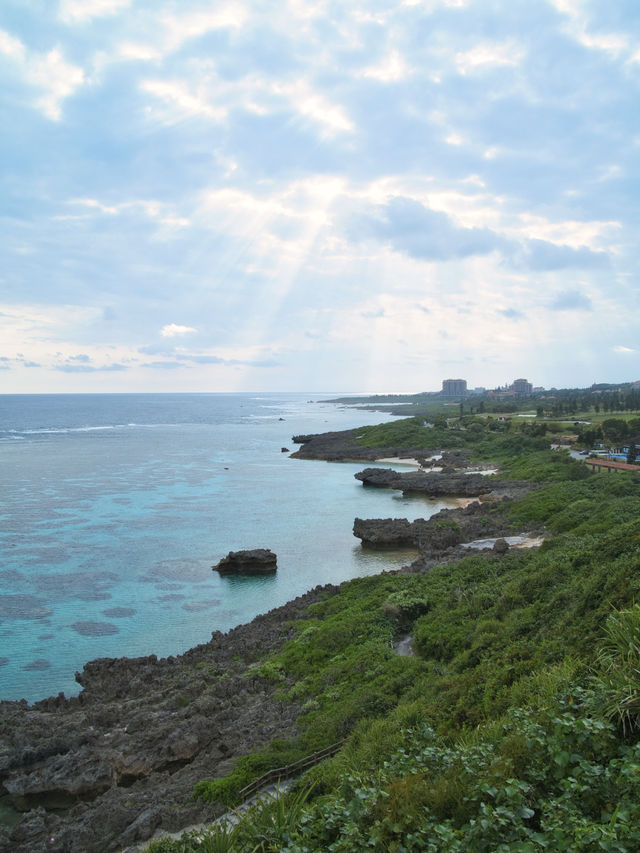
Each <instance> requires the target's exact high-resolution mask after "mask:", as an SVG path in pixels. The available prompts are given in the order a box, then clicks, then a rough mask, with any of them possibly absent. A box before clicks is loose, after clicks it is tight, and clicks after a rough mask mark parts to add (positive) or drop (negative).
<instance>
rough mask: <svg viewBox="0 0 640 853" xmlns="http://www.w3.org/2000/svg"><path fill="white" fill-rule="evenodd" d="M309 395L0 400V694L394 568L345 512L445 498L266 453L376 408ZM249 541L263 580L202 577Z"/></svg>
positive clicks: (42, 693) (41, 693)
mask: <svg viewBox="0 0 640 853" xmlns="http://www.w3.org/2000/svg"><path fill="white" fill-rule="evenodd" d="M310 396H313V395H305V394H273V393H270V394H122V395H119V394H96V395H90V394H87V395H24V396H23V395H15V396H14V395H0V472H1V481H0V699H20V698H23V697H24V698H26V699H27V700H28V701H35V700H37V699H41V698H44V697H46V696H50V695H55V694H57V693H58V692H60V691H64V692H65V693H66V694H67V695H68V696H70V695H73V694H76V693H77V692H78V691H79V686H78V685H77V683H76V682H75V680H74V673H75V671H76V670H81V669H82V666H83V664H84V663H85V662H86V661H87V660H90V659H92V658H96V657H116V656H122V655H126V656H129V657H135V656H138V655H145V654H151V653H155V654H157V655H158V656H166V655H171V654H178V653H180V652H183V651H185V650H186V649H188V648H190V647H191V646H194V645H196V644H197V643H202V642H206V641H207V640H208V639H209V638H210V635H211V632H212V631H214V630H221V631H226V630H228V629H229V628H232V627H233V626H235V625H238V624H241V623H244V622H248V621H250V620H251V619H252V618H253V617H254V616H256V615H257V614H258V613H264V612H266V611H267V610H269V609H271V608H273V607H276V606H278V605H281V604H283V603H284V602H285V601H287V600H289V599H291V598H294V597H295V596H297V595H299V594H301V593H303V592H305V591H306V590H308V589H310V588H312V587H314V586H316V585H317V584H324V583H328V582H332V583H339V582H341V581H343V580H347V579H348V578H353V577H356V576H362V575H367V574H374V573H377V572H380V571H382V570H384V569H388V568H396V567H398V566H400V565H402V564H403V563H406V562H408V560H409V559H410V557H411V554H410V553H408V552H400V553H395V552H393V553H389V552H385V553H376V552H372V551H366V550H362V549H361V547H360V543H359V540H357V539H355V538H354V537H353V534H352V525H353V519H354V517H355V516H357V515H359V516H362V517H385V516H403V517H407V518H417V517H428V516H429V515H431V514H432V513H433V512H436V511H437V510H438V509H440V508H441V507H442V506H444V505H446V502H442V501H428V500H425V499H421V498H410V499H405V498H402V497H401V496H399V495H397V494H394V493H393V492H391V491H387V490H372V489H364V488H363V487H362V486H361V485H360V483H359V482H358V481H356V480H354V478H353V474H354V473H355V472H356V471H358V470H360V469H361V468H362V467H363V466H362V464H351V463H327V462H315V461H306V460H305V461H303V460H296V459H290V458H289V454H288V453H282V452H281V448H282V447H287V448H289V449H290V450H291V451H293V450H295V449H296V445H294V444H292V442H291V436H292V435H295V434H297V433H308V432H324V431H327V430H330V429H347V428H350V427H355V426H359V425H365V424H371V423H379V422H381V421H383V420H386V419H388V416H386V415H384V414H381V413H375V412H373V413H372V412H365V411H358V410H357V409H353V408H342V407H339V406H337V405H335V404H331V403H327V402H322V401H321V400H320V401H319V398H318V395H315V396H313V400H314V402H312V401H311V400H310V399H309V398H310ZM326 396H327V397H328V396H329V395H326ZM254 547H264V548H271V549H272V550H273V551H275V552H276V554H277V555H278V571H277V573H276V574H275V575H273V576H270V577H262V578H221V577H220V576H219V575H218V573H217V572H213V571H212V570H211V566H212V565H213V564H215V563H217V562H218V560H219V559H220V558H221V557H223V556H225V555H226V554H227V553H228V552H229V551H230V550H238V549H242V548H254Z"/></svg>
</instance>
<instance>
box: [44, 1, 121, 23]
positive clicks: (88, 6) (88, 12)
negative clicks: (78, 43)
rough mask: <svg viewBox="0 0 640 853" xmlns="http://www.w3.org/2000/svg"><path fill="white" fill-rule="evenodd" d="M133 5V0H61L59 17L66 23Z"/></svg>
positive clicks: (88, 18) (101, 15)
mask: <svg viewBox="0 0 640 853" xmlns="http://www.w3.org/2000/svg"><path fill="white" fill-rule="evenodd" d="M130 5H131V0H60V9H59V13H58V14H59V17H60V20H62V21H64V22H65V23H66V24H76V23H83V22H84V21H88V20H90V19H91V18H99V17H104V16H105V15H114V14H115V13H116V12H120V11H121V10H123V9H126V8H128V7H129V6H130Z"/></svg>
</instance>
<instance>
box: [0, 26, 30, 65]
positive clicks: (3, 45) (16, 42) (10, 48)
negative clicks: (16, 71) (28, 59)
mask: <svg viewBox="0 0 640 853" xmlns="http://www.w3.org/2000/svg"><path fill="white" fill-rule="evenodd" d="M0 53H3V54H4V55H5V56H8V57H9V58H10V59H13V60H15V61H16V62H22V61H23V60H24V58H25V56H26V49H25V46H24V45H23V44H22V42H21V41H20V39H17V38H14V37H13V36H12V35H10V34H9V33H7V32H5V31H4V30H0Z"/></svg>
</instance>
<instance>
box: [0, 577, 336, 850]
mask: <svg viewBox="0 0 640 853" xmlns="http://www.w3.org/2000/svg"><path fill="white" fill-rule="evenodd" d="M337 589H338V588H337V587H335V586H330V585H329V586H324V587H317V588H316V589H314V590H312V591H310V592H308V593H306V594H305V595H303V596H301V597H299V598H296V599H295V600H293V601H290V602H288V603H287V604H285V605H284V606H283V607H279V608H277V609H275V610H272V611H271V612H269V613H267V614H265V615H262V616H258V617H256V618H255V619H254V620H253V621H252V622H250V623H249V624H247V625H241V626H239V627H237V628H234V629H233V630H231V631H229V632H228V633H227V634H221V633H220V632H215V633H214V634H213V635H212V637H211V640H210V641H209V642H208V643H204V644H202V645H199V646H196V647H195V648H193V649H190V650H189V651H188V652H186V653H185V654H183V655H180V656H176V657H169V658H165V659H158V658H156V657H155V656H154V655H151V656H149V657H143V658H102V659H98V660H94V661H90V662H89V663H87V664H86V665H85V667H84V668H83V671H82V672H81V673H78V674H77V675H76V679H77V681H78V683H79V684H80V685H81V687H82V691H81V692H80V694H79V695H78V696H77V697H72V698H65V697H64V696H58V697H51V698H49V699H45V700H43V701H41V702H36V703H35V704H33V705H28V704H27V703H26V702H24V701H23V702H6V701H5V702H0V782H1V784H2V789H1V790H2V795H3V799H4V800H5V801H6V800H10V801H11V802H12V803H13V804H14V805H15V806H17V807H19V808H21V809H26V810H27V811H25V814H24V816H23V817H22V819H21V820H20V822H19V823H18V824H17V825H16V826H15V827H14V828H13V829H12V830H8V829H7V828H0V850H1V851H11V853H40V851H44V850H47V851H54V853H102V851H116V850H123V849H127V848H131V847H132V846H134V848H135V845H137V844H138V843H139V842H142V841H146V840H147V839H149V838H151V837H152V836H153V834H154V832H156V830H158V829H163V830H166V831H168V832H174V831H178V830H180V829H182V828H183V827H185V826H187V825H189V824H193V823H196V822H202V821H211V820H213V819H214V818H215V817H216V816H217V814H219V813H220V811H221V809H220V808H219V809H218V810H217V811H216V809H215V808H214V807H213V806H211V805H208V804H204V803H201V802H199V801H194V800H193V799H192V792H193V787H194V785H195V783H196V782H198V781H200V780H201V779H208V778H214V777H219V776H224V775H225V774H226V773H228V772H229V771H230V770H231V768H232V766H233V762H234V760H235V759H237V758H238V757H240V756H242V755H244V754H246V753H247V752H249V751H251V750H252V749H255V748H257V747H260V746H262V745H264V744H266V743H268V742H270V741H271V740H273V738H275V737H279V738H291V737H294V736H295V735H296V731H297V730H296V721H297V718H298V716H299V713H300V708H299V707H298V706H297V705H296V703H291V702H282V701H280V700H279V699H277V698H276V692H277V691H276V687H275V686H274V685H273V683H272V682H270V681H268V680H267V679H264V678H262V677H261V676H260V675H259V674H258V673H257V672H256V671H255V669H252V665H253V664H255V663H256V662H257V661H260V660H262V659H263V658H264V657H265V655H267V654H270V653H271V652H274V651H276V650H277V649H278V648H279V647H280V646H281V645H282V644H283V643H284V642H285V641H286V640H287V639H288V638H289V636H290V632H291V629H290V628H289V627H288V623H289V621H290V620H298V619H304V618H305V617H306V616H307V611H308V607H309V605H310V604H312V603H313V602H315V601H318V600H320V599H321V598H326V597H327V596H329V595H332V594H335V592H336V591H337Z"/></svg>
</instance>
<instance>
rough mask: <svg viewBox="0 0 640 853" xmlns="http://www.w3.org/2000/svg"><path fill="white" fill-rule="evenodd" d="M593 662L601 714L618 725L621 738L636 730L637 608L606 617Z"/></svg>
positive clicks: (639, 723) (639, 703)
mask: <svg viewBox="0 0 640 853" xmlns="http://www.w3.org/2000/svg"><path fill="white" fill-rule="evenodd" d="M597 663H598V677H597V681H596V683H597V684H598V686H599V688H600V692H601V699H602V711H603V713H604V715H605V716H606V717H607V718H608V719H610V720H614V721H615V722H616V723H618V724H619V725H620V726H621V727H622V731H623V733H624V734H625V735H630V734H632V733H634V732H637V731H639V730H640V605H638V604H634V605H633V607H631V608H629V609H628V610H617V611H615V612H614V613H612V614H611V615H610V616H609V618H608V619H607V622H606V625H605V637H604V640H603V642H602V644H601V646H600V651H599V653H598V659H597Z"/></svg>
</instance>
